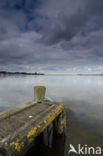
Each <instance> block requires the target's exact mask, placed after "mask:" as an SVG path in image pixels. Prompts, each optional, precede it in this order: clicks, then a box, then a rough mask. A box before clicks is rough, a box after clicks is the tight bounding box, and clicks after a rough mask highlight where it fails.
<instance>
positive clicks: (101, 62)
mask: <svg viewBox="0 0 103 156" xmlns="http://www.w3.org/2000/svg"><path fill="white" fill-rule="evenodd" d="M4 70H5V71H25V72H44V73H103V0H0V71H4Z"/></svg>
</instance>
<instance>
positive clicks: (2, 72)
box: [0, 71, 44, 75]
mask: <svg viewBox="0 0 103 156" xmlns="http://www.w3.org/2000/svg"><path fill="white" fill-rule="evenodd" d="M0 75H44V73H37V72H35V73H27V72H7V71H0Z"/></svg>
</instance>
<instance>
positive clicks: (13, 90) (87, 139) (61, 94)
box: [0, 75, 103, 156]
mask: <svg viewBox="0 0 103 156" xmlns="http://www.w3.org/2000/svg"><path fill="white" fill-rule="evenodd" d="M36 85H44V86H46V96H47V97H50V98H52V99H53V100H54V101H57V102H63V103H64V104H65V108H66V116H67V132H66V142H65V144H64V142H63V141H62V139H60V140H55V144H54V146H53V148H51V149H49V148H47V147H42V148H39V155H41V156H44V155H45V156H52V155H54V156H68V150H69V145H70V144H72V145H73V146H74V147H75V148H77V146H78V144H81V145H82V146H84V145H87V146H92V147H97V146H100V147H101V148H102V147H103V77H102V76H66V75H61V76H60V75H58V76H55V75H44V76H6V77H0V111H4V110H6V109H8V108H12V107H15V106H17V105H20V104H23V103H25V102H28V101H31V100H33V99H34V93H33V86H36ZM31 153H33V149H32V150H31V151H30V152H29V153H28V155H33V154H31ZM69 155H71V156H73V153H71V154H69ZM74 155H75V154H74ZM91 155H92V154H91Z"/></svg>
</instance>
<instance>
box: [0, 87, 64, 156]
mask: <svg viewBox="0 0 103 156" xmlns="http://www.w3.org/2000/svg"><path fill="white" fill-rule="evenodd" d="M45 91H46V88H45V87H44V86H36V87H34V95H35V98H34V100H33V101H31V102H28V103H25V104H22V105H19V106H17V107H15V108H12V109H9V110H6V111H4V112H1V113H0V156H21V155H23V153H25V151H26V149H28V147H29V146H30V144H31V143H32V142H33V141H35V138H36V137H37V136H39V135H40V134H41V133H43V131H44V130H45V129H46V128H47V127H48V126H49V125H50V124H51V123H53V129H54V130H55V133H56V134H57V135H58V136H62V135H64V133H65V128H66V117H65V108H64V104H63V103H59V102H51V101H49V100H46V99H45Z"/></svg>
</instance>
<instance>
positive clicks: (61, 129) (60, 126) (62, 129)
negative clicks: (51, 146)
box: [54, 110, 66, 139]
mask: <svg viewBox="0 0 103 156" xmlns="http://www.w3.org/2000/svg"><path fill="white" fill-rule="evenodd" d="M54 135H55V136H57V137H59V136H63V137H64V139H65V136H66V113H65V110H63V111H62V112H61V113H60V114H59V115H58V116H57V117H56V118H55V120H54Z"/></svg>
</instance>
